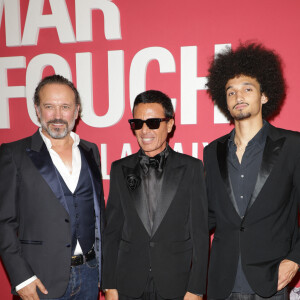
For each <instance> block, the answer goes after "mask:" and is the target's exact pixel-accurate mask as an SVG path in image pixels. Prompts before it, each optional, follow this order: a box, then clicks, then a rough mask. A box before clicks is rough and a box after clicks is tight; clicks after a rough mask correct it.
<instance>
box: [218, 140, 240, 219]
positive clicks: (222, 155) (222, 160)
mask: <svg viewBox="0 0 300 300" xmlns="http://www.w3.org/2000/svg"><path fill="white" fill-rule="evenodd" d="M229 136H230V135H229V134H228V135H227V136H225V137H224V140H222V141H219V142H218V145H217V158H218V163H219V169H220V173H221V176H222V179H223V181H224V184H225V187H226V190H227V194H228V196H229V199H230V201H231V203H232V205H233V206H234V208H235V210H236V212H237V213H238V214H239V209H238V206H237V203H236V201H235V197H234V193H233V188H232V184H231V180H230V176H229V173H228V167H227V152H228V147H227V142H228V139H229Z"/></svg>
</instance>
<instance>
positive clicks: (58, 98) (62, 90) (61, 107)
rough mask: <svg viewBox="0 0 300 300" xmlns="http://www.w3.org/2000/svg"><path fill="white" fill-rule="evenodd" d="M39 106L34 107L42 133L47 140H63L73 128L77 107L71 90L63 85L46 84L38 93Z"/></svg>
mask: <svg viewBox="0 0 300 300" xmlns="http://www.w3.org/2000/svg"><path fill="white" fill-rule="evenodd" d="M39 96H40V105H39V106H35V109H36V113H37V116H38V118H39V121H40V123H41V125H42V132H43V133H44V134H45V136H47V137H48V138H53V139H63V138H65V137H66V136H67V135H69V133H70V131H71V130H72V129H73V128H74V125H75V121H76V119H77V117H78V111H79V105H76V103H75V95H74V92H73V91H72V89H71V88H70V87H69V86H67V85H65V84H57V83H51V84H46V85H45V86H44V87H42V89H41V90H40V93H39Z"/></svg>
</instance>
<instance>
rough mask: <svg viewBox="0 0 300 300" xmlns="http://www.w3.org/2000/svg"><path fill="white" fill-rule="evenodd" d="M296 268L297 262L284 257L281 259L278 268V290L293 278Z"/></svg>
mask: <svg viewBox="0 0 300 300" xmlns="http://www.w3.org/2000/svg"><path fill="white" fill-rule="evenodd" d="M298 269H299V266H298V264H296V263H295V262H293V261H291V260H288V259H284V260H282V261H281V263H280V265H279V269H278V284H277V290H278V291H280V290H281V289H283V288H284V287H285V286H286V285H287V284H288V283H289V282H290V281H291V280H292V279H293V278H294V276H295V275H296V273H297V271H298Z"/></svg>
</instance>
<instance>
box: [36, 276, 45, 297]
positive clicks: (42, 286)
mask: <svg viewBox="0 0 300 300" xmlns="http://www.w3.org/2000/svg"><path fill="white" fill-rule="evenodd" d="M36 285H37V287H38V288H39V290H40V291H41V292H42V293H43V294H48V291H47V290H46V288H45V286H44V285H43V284H42V282H41V281H40V280H39V279H37V281H36Z"/></svg>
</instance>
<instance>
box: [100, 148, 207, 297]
mask: <svg viewBox="0 0 300 300" xmlns="http://www.w3.org/2000/svg"><path fill="white" fill-rule="evenodd" d="M170 150H171V149H170ZM139 172H141V169H140V167H139V159H138V154H134V155H131V156H128V157H126V158H124V159H121V160H119V161H116V162H114V163H113V164H112V168H111V178H110V193H109V198H108V203H107V209H106V217H107V226H106V229H105V233H104V271H103V287H104V288H112V289H117V290H118V291H119V292H120V293H121V294H124V295H127V296H130V297H134V298H136V297H140V296H141V295H142V293H143V291H144V288H145V286H146V283H147V278H148V275H149V269H150V267H151V272H152V274H153V277H154V281H155V285H156V288H157V290H158V292H159V294H160V295H161V296H162V297H163V298H168V299H171V298H176V297H180V296H183V295H184V294H185V293H186V291H190V292H192V293H197V294H203V293H205V289H206V272H207V271H206V268H207V255H208V224H207V223H208V222H207V198H206V191H205V186H204V178H203V165H202V162H201V161H200V160H197V159H195V158H192V157H190V156H187V155H183V154H179V153H177V152H174V151H173V150H171V152H170V154H169V156H168V159H167V162H166V165H165V167H164V178H163V182H162V190H161V194H160V196H159V199H158V207H157V209H156V214H155V218H154V224H153V228H152V230H151V228H150V224H149V218H148V212H147V199H146V197H145V195H144V194H143V193H142V190H141V185H138V184H137V178H139V174H140V173H139ZM130 187H131V188H132V189H131V188H130Z"/></svg>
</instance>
